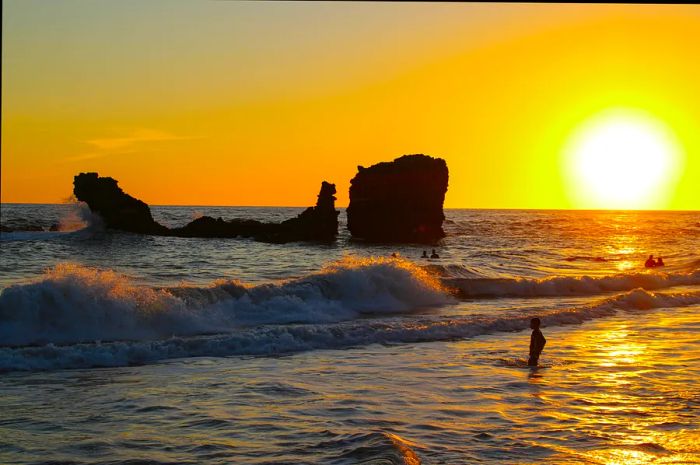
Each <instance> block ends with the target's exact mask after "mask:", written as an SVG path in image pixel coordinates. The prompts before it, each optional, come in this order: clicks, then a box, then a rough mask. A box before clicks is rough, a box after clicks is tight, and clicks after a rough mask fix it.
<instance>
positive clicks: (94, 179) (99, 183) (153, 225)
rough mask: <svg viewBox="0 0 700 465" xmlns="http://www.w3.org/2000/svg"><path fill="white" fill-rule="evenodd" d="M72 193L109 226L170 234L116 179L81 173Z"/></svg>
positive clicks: (147, 232)
mask: <svg viewBox="0 0 700 465" xmlns="http://www.w3.org/2000/svg"><path fill="white" fill-rule="evenodd" d="M73 194H75V197H76V198H77V199H78V200H80V201H82V202H85V203H87V205H88V207H90V211H92V212H93V213H97V214H98V215H100V217H101V218H102V221H103V222H104V225H105V226H106V227H107V228H110V229H118V230H120V231H127V232H133V233H141V234H160V235H162V234H167V233H168V228H166V227H165V226H163V225H161V224H159V223H157V222H156V221H155V220H154V219H153V217H152V216H151V209H150V208H148V205H146V203H144V202H142V201H141V200H138V199H135V198H133V197H132V196H130V195H129V194H126V193H125V192H124V191H123V190H121V188H120V187H119V186H118V185H117V181H116V180H115V179H113V178H101V177H99V176H98V174H97V173H80V174H79V175H77V176H75V178H74V179H73Z"/></svg>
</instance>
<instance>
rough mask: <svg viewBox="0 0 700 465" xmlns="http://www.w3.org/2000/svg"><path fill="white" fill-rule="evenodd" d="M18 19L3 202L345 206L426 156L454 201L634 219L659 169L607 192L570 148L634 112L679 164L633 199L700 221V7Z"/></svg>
mask: <svg viewBox="0 0 700 465" xmlns="http://www.w3.org/2000/svg"><path fill="white" fill-rule="evenodd" d="M2 21H3V31H2V39H3V40H2V161H1V168H2V172H1V189H0V197H1V200H2V202H35V203H58V202H62V201H65V200H66V199H67V198H68V197H69V196H70V194H71V191H72V180H73V176H74V175H76V174H78V173H79V172H86V171H96V172H98V173H100V175H102V176H111V177H114V178H115V179H117V180H118V181H119V184H120V186H121V187H122V188H123V189H124V190H125V191H126V192H128V193H130V194H131V195H133V196H135V197H137V198H140V199H142V200H144V201H145V202H147V203H149V204H154V205H169V204H170V205H274V206H286V205H289V206H306V205H312V204H313V203H314V202H315V198H316V195H317V194H318V190H319V188H320V184H321V181H323V180H326V181H329V182H332V183H335V184H336V186H337V188H338V195H337V197H338V205H340V206H346V205H347V203H348V187H349V182H350V179H351V178H352V177H353V176H354V174H355V173H356V171H357V166H358V165H362V166H368V165H371V164H374V163H378V162H380V161H389V160H392V159H394V158H397V157H399V156H401V155H404V154H412V153H424V154H428V155H432V156H436V157H441V158H444V159H445V160H446V161H447V164H448V167H449V170H450V180H449V189H448V192H447V196H446V200H445V207H448V208H557V209H558V208H615V207H617V206H619V205H620V204H618V203H615V202H614V201H613V200H615V199H614V198H612V197H611V198H610V199H609V201H608V200H606V196H607V195H608V194H607V193H608V192H611V194H609V195H611V196H613V197H614V196H615V195H622V194H620V192H635V191H633V190H632V189H631V188H632V187H634V183H635V182H636V179H635V177H637V179H641V177H643V176H645V174H644V172H643V171H634V170H633V169H631V170H630V171H629V172H620V171H614V170H613V168H608V167H607V165H596V166H594V167H593V168H592V171H593V172H594V173H595V172H596V171H597V172H601V171H602V172H603V174H605V175H606V176H601V177H599V179H604V180H605V182H606V183H608V182H613V183H619V188H618V189H617V190H612V191H611V190H609V189H608V190H603V191H600V192H603V193H605V195H603V196H602V197H601V196H600V195H599V196H598V197H596V198H594V196H592V195H590V196H588V194H585V192H587V191H586V188H585V186H584V187H581V186H580V185H579V184H580V183H579V182H577V181H574V180H572V177H571V173H567V170H571V165H572V164H571V162H570V160H568V159H567V157H568V156H569V155H567V153H569V152H571V149H570V147H571V144H572V143H574V142H572V141H576V140H578V139H580V138H581V136H580V134H581V131H582V129H581V128H586V127H591V126H595V124H593V123H591V122H594V123H595V122H596V121H599V120H601V119H600V118H602V117H601V116H600V115H606V114H610V112H611V111H619V112H622V113H620V114H625V112H627V113H628V114H632V113H635V114H644V115H646V116H645V117H644V118H646V120H645V121H646V122H647V123H648V122H650V121H651V122H653V124H656V125H657V126H659V127H661V126H663V128H664V129H663V133H664V134H665V135H666V136H664V137H666V139H665V142H663V143H661V142H659V144H658V145H659V146H660V147H662V148H660V149H659V150H660V155H659V157H661V159H662V162H663V159H664V158H669V157H671V155H668V153H673V163H674V165H673V167H674V168H673V170H664V171H663V173H665V174H664V176H662V177H663V178H664V179H663V180H662V181H663V182H662V184H660V185H656V184H649V186H650V187H649V189H651V191H652V193H653V195H646V196H645V197H644V198H645V199H646V200H645V201H644V202H645V203H640V202H641V201H639V202H638V203H637V204H635V203H634V201H632V202H631V203H628V204H625V205H629V206H630V207H631V208H656V209H679V210H699V209H700V195H699V192H698V186H700V92H698V86H697V83H698V82H700V59H698V50H700V5H623V4H618V5H615V4H607V5H606V4H525V3H523V4H507V3H502V4H485V3H484V4H481V3H408V4H404V3H356V2H339V3H330V2H329V3H326V2H309V3H306V2H235V1H219V0H212V1H207V0H149V1H147V2H143V1H141V0H138V1H135V0H123V1H116V0H90V1H88V0H54V1H50V2H49V1H36V0H5V1H4V2H3V19H2ZM606 124H607V123H606ZM624 124H626V122H624V121H623V124H622V126H624ZM650 124H651V123H649V124H646V123H643V124H640V125H639V127H640V128H644V127H648V126H650ZM603 126H605V125H603ZM618 126H621V125H620V124H618ZM627 126H629V124H628V125H627ZM611 127H612V126H610V125H608V127H607V129H610V128H611ZM610 131H611V129H610V130H608V132H610ZM640 131H642V133H643V131H644V129H640ZM613 132H614V131H613ZM627 134H628V136H627V137H628V138H629V137H631V138H632V139H640V138H638V137H636V136H634V134H635V129H634V128H633V129H632V130H630V131H627ZM629 134H632V136H629ZM585 137H589V139H591V140H593V139H595V140H599V139H600V137H598V139H596V137H597V136H595V135H593V136H585ZM585 137H584V138H585ZM615 137H617V136H615V135H614V134H613V136H612V138H613V139H615ZM644 137H646V135H645V134H642V137H641V139H644ZM649 137H652V136H649ZM577 138H578V139H577ZM641 139H640V140H641ZM604 140H607V139H604ZM625 142H626V141H625V140H622V141H619V140H618V141H617V142H616V143H619V144H621V145H623V146H624V145H628V144H626V143H625ZM577 143H578V142H577ZM654 143H655V142H654V141H653V140H652V143H651V145H654ZM579 145H580V147H589V146H590V147H593V146H596V145H595V144H592V143H587V142H586V141H584V142H580V143H579ZM599 145H600V144H599ZM599 145H598V146H599ZM663 147H665V148H663ZM581 150H583V152H582V153H583V155H581V156H583V157H586V156H588V154H587V153H586V152H585V149H581ZM581 150H579V152H581ZM667 152H668V153H667ZM631 156H632V160H634V157H635V156H636V153H632V155H631ZM603 158H605V157H603ZM600 163H604V161H603V162H600ZM628 164H629V165H630V167H631V168H632V167H634V166H635V165H636V163H634V162H628ZM654 166H656V165H654ZM615 169H618V170H619V169H620V168H619V167H618V168H615ZM622 169H624V167H623V168H622ZM657 171H658V170H657ZM594 176H595V175H594ZM574 177H576V176H575V175H574ZM579 181H580V180H579ZM590 182H593V181H590V180H586V179H583V181H581V183H583V184H586V183H590ZM639 185H640V186H646V185H647V184H643V183H642V184H639ZM588 187H590V186H588ZM628 187H629V188H628ZM582 192H584V194H582ZM648 193H649V192H647V194H648ZM635 195H636V194H635Z"/></svg>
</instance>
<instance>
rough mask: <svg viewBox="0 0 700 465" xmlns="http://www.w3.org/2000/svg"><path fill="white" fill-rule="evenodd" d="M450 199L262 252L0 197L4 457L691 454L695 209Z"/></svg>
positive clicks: (698, 353)
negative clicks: (540, 348)
mask: <svg viewBox="0 0 700 465" xmlns="http://www.w3.org/2000/svg"><path fill="white" fill-rule="evenodd" d="M151 210H152V212H153V215H154V218H155V219H156V220H157V221H159V222H161V223H162V224H165V225H167V226H180V225H183V224H185V223H187V222H189V221H191V220H192V219H194V218H196V217H197V216H200V215H209V216H213V217H219V216H221V217H223V218H224V219H231V218H235V217H238V218H254V219H258V220H263V221H280V220H283V219H286V218H290V217H292V216H294V215H296V214H298V213H299V212H301V211H302V209H301V208H271V207H173V206H167V207H165V206H164V207H158V206H156V207H151ZM445 214H446V217H447V219H446V221H445V225H444V227H445V231H446V233H447V237H446V238H445V239H444V240H443V241H442V242H441V243H440V244H438V245H437V246H435V247H426V246H423V245H419V244H411V245H380V244H368V243H364V242H361V241H355V240H352V239H351V238H350V236H349V233H348V232H347V230H346V229H345V213H344V212H343V213H341V215H340V222H341V225H340V235H339V236H338V238H337V240H336V241H335V242H334V243H331V244H321V243H318V244H317V243H291V244H265V243H260V242H254V241H252V240H246V239H241V240H238V239H196V238H176V237H153V236H140V235H133V234H126V233H117V232H107V231H104V230H103V229H101V228H100V224H99V220H98V219H96V218H94V217H92V215H91V214H90V213H89V211H87V210H86V208H85V207H83V206H80V205H73V204H66V205H27V204H2V205H1V206H0V222H1V223H2V225H3V226H4V227H6V228H8V229H11V230H12V232H2V233H1V234H0V289H1V291H0V463H2V464H40V463H41V464H132V465H135V464H154V465H155V464H230V463H236V464H338V465H340V464H374V465H379V464H404V465H416V464H472V463H479V464H535V463H537V464H543V463H544V464H578V463H581V464H608V465H612V464H652V463H653V464H690V463H700V381H698V380H700V212H638V211H534V210H466V209H464V210H462V209H447V210H446V211H445ZM432 248H435V249H436V252H437V253H438V254H439V256H440V258H439V259H423V258H420V257H421V255H422V252H423V251H424V250H427V252H428V254H430V253H431V249H432ZM650 254H653V255H655V256H662V257H663V259H664V262H665V263H666V266H664V267H662V268H653V269H645V268H644V261H645V260H646V258H647V257H648V255H650ZM393 255H395V256H393ZM535 316H536V317H539V318H541V320H542V332H543V334H544V335H545V337H546V338H547V344H546V346H545V349H544V352H543V354H542V358H541V359H540V366H539V367H537V368H531V367H527V366H526V360H527V355H528V347H529V342H530V330H529V321H530V318H532V317H535Z"/></svg>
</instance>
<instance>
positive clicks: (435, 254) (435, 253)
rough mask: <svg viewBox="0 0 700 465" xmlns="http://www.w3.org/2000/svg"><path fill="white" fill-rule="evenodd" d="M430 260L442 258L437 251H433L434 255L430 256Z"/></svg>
mask: <svg viewBox="0 0 700 465" xmlns="http://www.w3.org/2000/svg"><path fill="white" fill-rule="evenodd" d="M430 258H440V255H438V254H437V252H436V251H435V249H433V253H432V254H431V255H430Z"/></svg>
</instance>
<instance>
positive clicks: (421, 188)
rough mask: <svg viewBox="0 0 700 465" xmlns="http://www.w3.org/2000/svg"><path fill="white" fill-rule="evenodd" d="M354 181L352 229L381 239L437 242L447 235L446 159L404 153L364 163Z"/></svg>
mask: <svg viewBox="0 0 700 465" xmlns="http://www.w3.org/2000/svg"><path fill="white" fill-rule="evenodd" d="M357 168H358V172H357V174H356V175H355V177H354V178H353V179H352V181H350V205H349V206H348V209H347V215H348V229H349V230H350V233H351V234H352V236H353V237H355V238H360V239H365V240H369V241H377V242H417V243H434V242H435V241H437V240H439V239H441V238H442V237H444V236H445V233H444V231H443V230H442V222H443V221H444V220H445V215H444V213H443V211H442V204H443V202H444V200H445V193H446V192H447V180H448V171H447V164H446V163H445V160H443V159H441V158H433V157H429V156H427V155H404V156H403V157H400V158H397V159H396V160H394V161H392V162H383V163H378V164H376V165H373V166H370V167H369V168H364V167H362V166H358V167H357Z"/></svg>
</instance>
